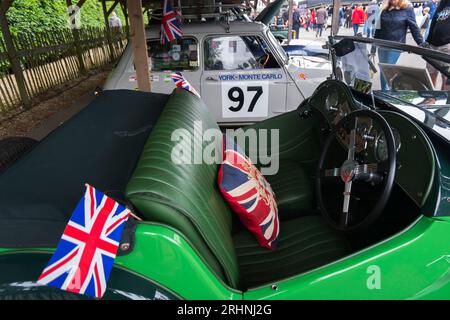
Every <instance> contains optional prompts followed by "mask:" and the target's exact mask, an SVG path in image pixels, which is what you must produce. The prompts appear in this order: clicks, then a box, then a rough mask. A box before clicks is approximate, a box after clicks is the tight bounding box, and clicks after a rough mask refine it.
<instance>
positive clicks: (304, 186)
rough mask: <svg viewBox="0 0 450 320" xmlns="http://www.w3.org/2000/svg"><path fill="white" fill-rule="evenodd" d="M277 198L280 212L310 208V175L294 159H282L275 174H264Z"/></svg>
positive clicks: (311, 188) (311, 191)
mask: <svg viewBox="0 0 450 320" xmlns="http://www.w3.org/2000/svg"><path fill="white" fill-rule="evenodd" d="M266 179H267V181H268V182H269V183H270V185H271V187H272V190H273V191H274V192H275V195H276V198H277V206H278V210H279V211H280V213H283V212H301V211H306V210H308V211H309V210H311V208H312V203H313V190H314V188H313V185H312V177H311V176H309V175H308V174H307V172H306V171H305V169H304V168H303V167H302V166H301V165H300V164H299V163H296V162H294V161H284V162H282V165H281V166H280V168H279V170H278V173H277V174H276V175H271V176H269V175H268V176H266Z"/></svg>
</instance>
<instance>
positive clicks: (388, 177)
mask: <svg viewBox="0 0 450 320" xmlns="http://www.w3.org/2000/svg"><path fill="white" fill-rule="evenodd" d="M358 117H369V118H371V119H372V120H373V121H374V122H376V123H378V125H379V127H380V128H381V130H382V132H383V133H384V136H385V139H386V145H387V153H388V159H387V160H386V161H385V163H386V164H387V172H385V174H384V176H383V182H382V184H383V186H382V191H381V195H380V197H379V199H378V201H377V202H376V204H375V206H374V207H373V208H372V210H371V211H370V212H369V213H368V214H367V215H366V217H365V218H364V219H363V220H362V221H361V222H359V223H357V224H355V225H352V226H342V225H340V224H339V223H337V222H336V220H335V219H333V218H332V216H331V214H330V213H329V212H328V210H327V209H326V206H325V205H324V197H323V194H322V179H323V175H322V173H323V172H324V168H323V166H324V163H325V160H326V159H327V153H328V150H329V148H330V145H331V143H332V142H333V140H334V139H336V138H337V133H338V130H339V129H340V128H342V127H343V126H344V124H346V123H347V122H349V121H355V119H356V118H358ZM396 154H397V150H396V146H395V140H394V135H393V133H392V130H391V128H390V126H389V124H388V122H387V121H386V119H385V118H384V117H383V116H381V115H380V114H379V113H378V112H376V111H373V110H368V109H367V110H357V111H353V112H352V113H350V114H348V115H347V116H345V117H344V118H342V119H341V120H340V121H339V122H338V123H337V124H336V126H334V128H333V129H332V130H331V132H330V134H329V135H328V137H327V139H326V140H325V144H324V146H323V148H322V152H321V155H320V158H319V164H318V166H317V174H316V196H317V203H318V205H319V209H320V212H321V214H322V216H323V217H324V219H325V220H326V221H327V223H328V224H329V225H330V226H331V227H332V228H333V229H336V230H338V231H343V232H355V231H359V230H361V229H364V228H366V227H368V226H369V225H371V224H372V223H373V222H375V220H377V218H378V217H379V216H380V215H381V213H382V212H383V209H384V207H385V206H386V204H387V202H388V200H389V197H390V194H391V192H392V188H393V185H394V180H395V171H396V161H397V160H396ZM341 214H342V213H341Z"/></svg>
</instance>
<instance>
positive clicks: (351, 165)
mask: <svg viewBox="0 0 450 320" xmlns="http://www.w3.org/2000/svg"><path fill="white" fill-rule="evenodd" d="M357 165H358V163H357V162H356V161H355V160H352V159H348V160H345V161H344V163H343V164H342V166H341V170H340V171H341V179H342V181H343V182H350V181H352V180H353V177H354V176H355V169H356V166H357Z"/></svg>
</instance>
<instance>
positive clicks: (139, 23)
mask: <svg viewBox="0 0 450 320" xmlns="http://www.w3.org/2000/svg"><path fill="white" fill-rule="evenodd" d="M128 15H129V18H130V26H131V43H132V48H133V57H134V65H135V68H136V78H137V83H138V88H139V90H141V91H146V92H150V91H151V85H150V72H149V70H148V53H147V39H146V36H145V27H144V17H143V15H142V0H128Z"/></svg>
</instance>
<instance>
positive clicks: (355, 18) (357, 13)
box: [352, 4, 364, 36]
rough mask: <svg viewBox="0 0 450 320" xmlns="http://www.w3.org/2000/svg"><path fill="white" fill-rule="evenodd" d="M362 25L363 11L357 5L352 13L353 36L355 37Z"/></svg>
mask: <svg viewBox="0 0 450 320" xmlns="http://www.w3.org/2000/svg"><path fill="white" fill-rule="evenodd" d="M362 23H364V10H363V8H362V6H361V4H359V5H358V6H357V7H356V8H355V10H353V13H352V25H353V34H354V35H355V36H356V35H357V34H358V29H359V25H360V24H362Z"/></svg>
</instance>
